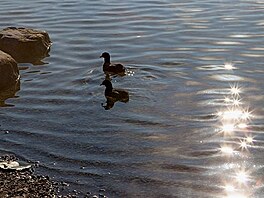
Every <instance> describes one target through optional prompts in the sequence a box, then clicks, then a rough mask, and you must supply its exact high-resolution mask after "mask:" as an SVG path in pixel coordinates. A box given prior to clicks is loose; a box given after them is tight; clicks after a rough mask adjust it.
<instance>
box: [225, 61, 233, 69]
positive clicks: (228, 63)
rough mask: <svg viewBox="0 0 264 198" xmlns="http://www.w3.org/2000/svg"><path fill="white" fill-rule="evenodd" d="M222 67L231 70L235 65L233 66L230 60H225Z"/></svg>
mask: <svg viewBox="0 0 264 198" xmlns="http://www.w3.org/2000/svg"><path fill="white" fill-rule="evenodd" d="M224 68H225V69H226V70H233V69H236V67H234V64H233V63H231V62H226V63H225V64H224Z"/></svg>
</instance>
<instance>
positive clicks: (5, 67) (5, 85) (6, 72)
mask: <svg viewBox="0 0 264 198" xmlns="http://www.w3.org/2000/svg"><path fill="white" fill-rule="evenodd" d="M19 77H20V76H19V71H18V67H17V63H16V61H15V60H14V59H13V58H12V57H11V56H10V55H9V54H6V53H4V52H2V51H1V50H0V93H1V92H3V91H5V90H7V89H10V88H11V87H14V86H15V85H16V84H17V83H18V82H19ZM0 95H1V94H0Z"/></svg>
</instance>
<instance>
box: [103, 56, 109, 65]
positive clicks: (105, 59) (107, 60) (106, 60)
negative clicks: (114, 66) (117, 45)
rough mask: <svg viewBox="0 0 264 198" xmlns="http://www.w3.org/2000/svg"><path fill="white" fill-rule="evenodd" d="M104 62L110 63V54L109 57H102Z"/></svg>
mask: <svg viewBox="0 0 264 198" xmlns="http://www.w3.org/2000/svg"><path fill="white" fill-rule="evenodd" d="M104 62H105V63H107V64H110V56H109V57H104Z"/></svg>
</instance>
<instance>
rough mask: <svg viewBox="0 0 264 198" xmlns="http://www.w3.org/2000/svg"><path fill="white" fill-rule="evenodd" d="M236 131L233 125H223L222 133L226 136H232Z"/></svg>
mask: <svg viewBox="0 0 264 198" xmlns="http://www.w3.org/2000/svg"><path fill="white" fill-rule="evenodd" d="M234 130H235V125H234V124H232V123H227V124H223V126H222V132H224V133H225V134H231V133H232V132H234Z"/></svg>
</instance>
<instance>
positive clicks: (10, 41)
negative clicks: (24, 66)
mask: <svg viewBox="0 0 264 198" xmlns="http://www.w3.org/2000/svg"><path fill="white" fill-rule="evenodd" d="M51 44H52V42H51V40H50V38H49V35H48V33H47V32H45V31H40V30H35V29H29V28H16V27H8V28H5V29H3V30H2V31H0V50H2V51H4V52H6V53H8V54H10V55H11V56H12V57H13V58H14V59H15V60H16V61H17V62H18V63H33V64H34V63H36V62H39V61H40V60H41V59H43V58H45V57H47V56H48V55H49V54H48V53H49V51H50V46H51Z"/></svg>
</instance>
